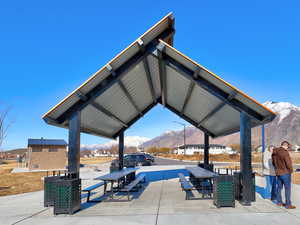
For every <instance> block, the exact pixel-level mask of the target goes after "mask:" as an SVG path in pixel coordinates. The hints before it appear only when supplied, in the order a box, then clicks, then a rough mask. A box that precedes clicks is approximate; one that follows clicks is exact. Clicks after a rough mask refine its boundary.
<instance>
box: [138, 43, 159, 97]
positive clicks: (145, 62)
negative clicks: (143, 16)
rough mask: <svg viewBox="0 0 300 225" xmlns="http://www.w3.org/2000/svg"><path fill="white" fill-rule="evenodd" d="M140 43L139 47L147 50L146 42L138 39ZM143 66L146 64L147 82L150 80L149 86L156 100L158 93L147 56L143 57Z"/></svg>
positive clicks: (143, 50)
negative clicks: (156, 93)
mask: <svg viewBox="0 0 300 225" xmlns="http://www.w3.org/2000/svg"><path fill="white" fill-rule="evenodd" d="M138 44H139V48H140V50H141V51H142V52H145V51H146V49H145V45H144V42H143V41H142V40H141V39H139V40H138ZM143 66H144V70H145V73H146V77H147V82H148V86H149V89H150V92H151V96H152V100H153V101H154V102H155V101H156V95H155V90H154V85H153V81H152V77H151V73H150V68H149V63H148V59H147V57H144V58H143Z"/></svg>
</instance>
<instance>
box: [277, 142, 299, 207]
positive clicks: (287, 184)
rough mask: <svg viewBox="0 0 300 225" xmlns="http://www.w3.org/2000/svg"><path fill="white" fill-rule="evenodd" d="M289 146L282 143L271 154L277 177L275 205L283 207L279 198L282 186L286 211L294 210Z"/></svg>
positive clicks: (286, 143)
mask: <svg viewBox="0 0 300 225" xmlns="http://www.w3.org/2000/svg"><path fill="white" fill-rule="evenodd" d="M289 147H290V144H289V143H288V142H287V141H283V142H282V143H281V146H280V147H279V148H275V149H274V150H273V154H272V162H273V165H274V167H275V173H276V176H277V185H278V186H277V205H278V206H284V205H283V203H282V198H281V190H282V187H283V185H284V191H285V207H286V208H287V209H295V208H296V207H295V206H293V205H292V203H291V175H292V173H293V165H292V160H291V157H290V154H289V152H288V149H289Z"/></svg>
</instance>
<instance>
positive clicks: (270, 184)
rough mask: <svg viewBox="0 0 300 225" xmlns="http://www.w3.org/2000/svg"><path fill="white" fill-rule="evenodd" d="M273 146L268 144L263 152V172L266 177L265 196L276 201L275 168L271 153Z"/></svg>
mask: <svg viewBox="0 0 300 225" xmlns="http://www.w3.org/2000/svg"><path fill="white" fill-rule="evenodd" d="M273 149H274V146H270V147H269V148H268V150H267V151H265V152H264V153H263V174H264V176H265V179H266V187H265V195H264V197H265V198H268V199H271V201H272V202H274V203H276V200H277V179H276V173H275V168H274V166H273V163H272V153H273Z"/></svg>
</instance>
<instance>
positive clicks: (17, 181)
mask: <svg viewBox="0 0 300 225" xmlns="http://www.w3.org/2000/svg"><path fill="white" fill-rule="evenodd" d="M111 160H112V158H110V157H98V158H81V159H80V162H81V163H82V164H98V163H104V162H108V161H111ZM4 163H5V164H0V196H5V195H14V194H21V193H27V192H32V191H39V190H42V189H43V188H44V185H43V177H44V176H46V172H27V173H11V171H12V169H13V168H15V167H17V166H18V165H17V163H16V162H15V161H12V160H7V161H4Z"/></svg>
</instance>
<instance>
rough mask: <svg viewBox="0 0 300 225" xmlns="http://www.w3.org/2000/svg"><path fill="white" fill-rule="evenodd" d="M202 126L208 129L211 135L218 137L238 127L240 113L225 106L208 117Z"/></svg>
mask: <svg viewBox="0 0 300 225" xmlns="http://www.w3.org/2000/svg"><path fill="white" fill-rule="evenodd" d="M203 126H204V127H205V128H207V129H209V130H210V131H211V132H212V133H213V134H215V135H217V136H220V135H222V134H223V133H227V132H229V131H231V130H233V129H238V130H239V127H240V112H238V111H237V110H235V109H233V108H232V107H230V106H228V105H225V106H224V107H223V108H222V109H221V110H219V111H218V112H217V113H215V114H214V116H212V117H210V118H209V119H208V120H207V121H206V122H204V123H203Z"/></svg>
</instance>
